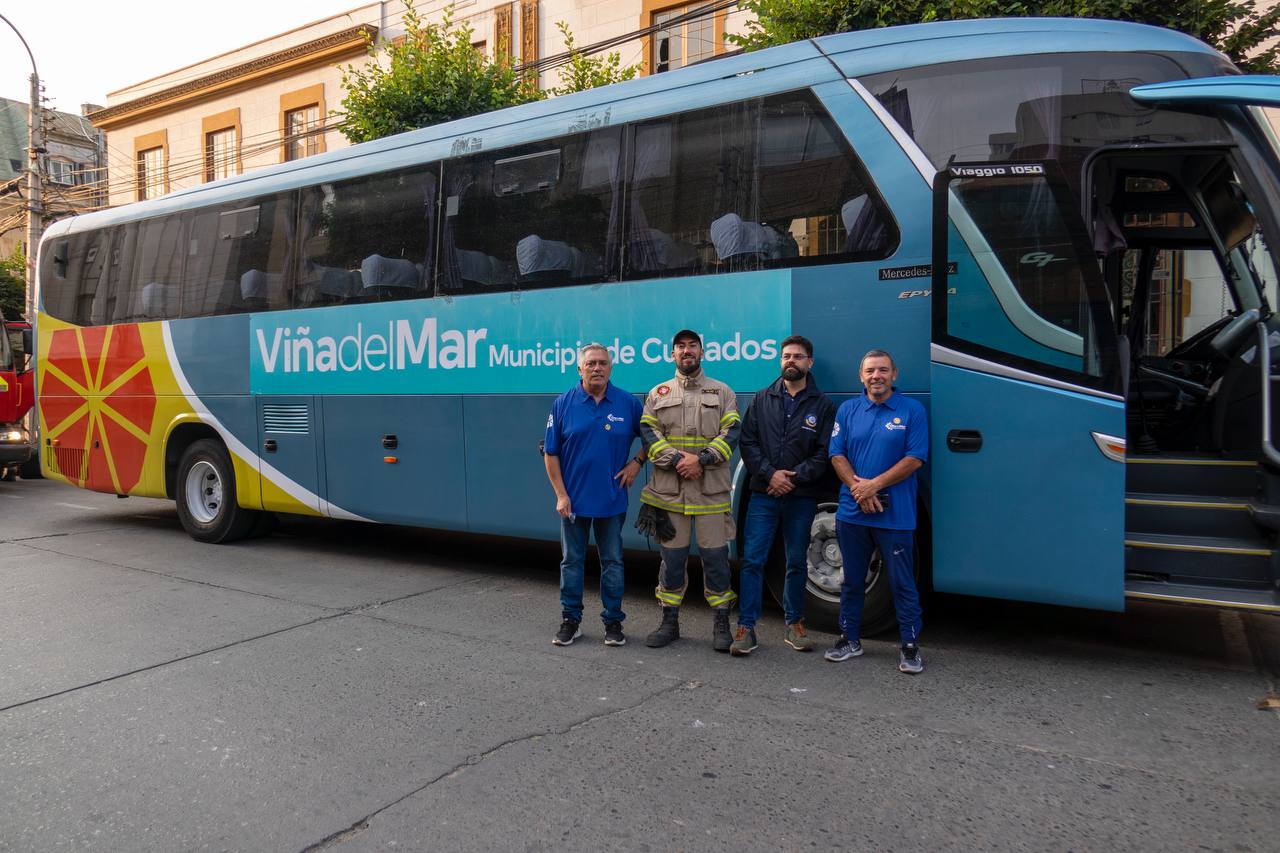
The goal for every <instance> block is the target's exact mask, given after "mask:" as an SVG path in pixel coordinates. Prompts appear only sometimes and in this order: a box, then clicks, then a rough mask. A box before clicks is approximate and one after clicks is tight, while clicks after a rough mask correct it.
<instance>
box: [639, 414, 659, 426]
mask: <svg viewBox="0 0 1280 853" xmlns="http://www.w3.org/2000/svg"><path fill="white" fill-rule="evenodd" d="M640 423H642V424H648V425H649V426H653V427H656V426H657V425H658V419H657V418H655V417H651V416H650V415H641V416H640Z"/></svg>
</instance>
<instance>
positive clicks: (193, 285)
mask: <svg viewBox="0 0 1280 853" xmlns="http://www.w3.org/2000/svg"><path fill="white" fill-rule="evenodd" d="M293 198H294V197H293V194H292V193H282V194H280V195H275V196H266V197H264V198H259V199H250V200H245V201H237V202H232V203H230V204H226V205H221V206H218V207H209V208H205V209H203V210H197V211H196V212H195V213H194V214H193V215H192V217H191V233H190V237H189V239H188V240H187V241H186V242H187V261H186V270H185V273H184V276H183V287H182V303H181V304H182V316H184V317H207V316H210V315H214V314H229V313H235V312H239V311H274V310H278V309H281V308H288V307H290V294H289V286H290V278H291V275H292V269H291V266H292V263H291V259H292V249H293V244H294V242H295V241H294V230H295V228H296V227H297V225H296V222H295V221H294V201H293Z"/></svg>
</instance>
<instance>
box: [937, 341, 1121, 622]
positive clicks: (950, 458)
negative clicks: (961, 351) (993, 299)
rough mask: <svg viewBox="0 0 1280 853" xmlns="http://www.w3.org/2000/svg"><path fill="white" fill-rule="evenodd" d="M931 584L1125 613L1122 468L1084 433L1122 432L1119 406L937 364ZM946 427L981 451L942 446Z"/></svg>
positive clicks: (952, 589)
mask: <svg viewBox="0 0 1280 853" xmlns="http://www.w3.org/2000/svg"><path fill="white" fill-rule="evenodd" d="M932 372H933V389H932V400H931V402H932V406H931V409H932V411H931V422H930V454H931V455H932V459H931V461H930V466H929V467H930V468H931V476H932V492H933V495H932V497H933V505H932V520H933V546H934V547H933V585H934V587H935V588H936V589H938V590H940V591H943V592H959V593H965V594H969V595H985V596H991V597H993V598H1007V599H1014V600H1019V601H1039V602H1044V603H1047V604H1067V605H1074V606H1078V607H1094V608H1098V609H1104V610H1122V609H1123V608H1124V503H1123V501H1121V500H1114V499H1111V498H1110V497H1109V496H1113V495H1116V496H1118V495H1123V493H1124V465H1123V464H1121V463H1118V462H1115V461H1113V460H1111V459H1108V458H1106V457H1105V456H1103V455H1102V452H1101V451H1100V450H1099V449H1098V447H1097V445H1096V444H1095V442H1094V440H1093V438H1092V435H1091V433H1092V432H1093V431H1098V432H1103V433H1106V434H1110V435H1124V429H1125V423H1124V406H1123V404H1122V403H1120V402H1119V401H1111V400H1104V399H1100V398H1098V397H1090V396H1085V395H1082V394H1076V393H1073V392H1070V391H1061V390H1057V389H1053V388H1047V387H1045V386H1041V385H1033V384H1030V383H1026V382H1021V381H1017V380H1014V379H1008V378H1004V377H1001V376H994V375H990V374H986V373H979V372H976V371H972V370H964V369H961V368H956V367H952V366H949V365H944V364H937V363H935V364H934V365H933V369H932ZM951 429H966V430H977V431H979V432H980V433H981V434H982V446H981V449H980V450H978V451H977V452H972V453H967V452H966V453H960V452H954V451H952V450H950V449H949V448H948V442H947V432H948V431H949V430H951Z"/></svg>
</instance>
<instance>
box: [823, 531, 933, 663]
mask: <svg viewBox="0 0 1280 853" xmlns="http://www.w3.org/2000/svg"><path fill="white" fill-rule="evenodd" d="M836 539H837V540H838V541H839V542H840V556H841V558H842V560H843V562H844V583H843V584H841V586H840V630H842V631H843V632H844V635H845V636H846V637H848V638H849V639H850V640H853V641H857V640H858V639H859V636H860V635H859V632H860V631H861V630H862V604H863V601H864V600H865V598H866V587H867V564H868V563H870V562H871V555H872V553H874V551H875V549H876V548H879V549H880V556H881V558H882V559H883V560H884V574H885V575H886V576H887V579H888V581H889V587H890V589H892V590H893V609H894V610H895V611H896V612H897V614H898V635H899V637H901V639H902V642H903V644H904V645H905V644H906V643H917V642H919V641H920V628H921V627H922V623H921V621H920V596H919V594H918V593H917V592H916V579H915V575H914V573H913V572H914V561H913V560H912V551H913V550H914V548H915V532H914V531H912V530H889V529H887V528H884V527H869V526H867V525H865V524H850V523H849V522H846V521H837V522H836Z"/></svg>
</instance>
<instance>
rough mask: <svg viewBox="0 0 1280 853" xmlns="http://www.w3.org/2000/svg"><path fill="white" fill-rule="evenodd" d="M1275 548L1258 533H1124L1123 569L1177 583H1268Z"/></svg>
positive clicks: (1251, 584) (1266, 584)
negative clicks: (1240, 535) (1236, 534)
mask: <svg viewBox="0 0 1280 853" xmlns="http://www.w3.org/2000/svg"><path fill="white" fill-rule="evenodd" d="M1273 554H1274V551H1273V549H1272V548H1271V546H1270V545H1268V544H1267V543H1266V541H1265V540H1264V539H1262V538H1261V537H1260V536H1259V535H1254V536H1252V537H1246V538H1230V537H1226V536H1185V535H1183V536H1174V535H1169V534H1161V533H1125V536H1124V569H1125V573H1126V574H1129V575H1140V576H1143V577H1147V578H1159V579H1164V580H1170V581H1173V582H1176V583H1191V584H1204V583H1207V584H1210V585H1212V584H1242V585H1245V586H1259V587H1261V586H1270V585H1272V582H1273V581H1274V579H1275V575H1274V572H1273V569H1272V557H1273Z"/></svg>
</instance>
